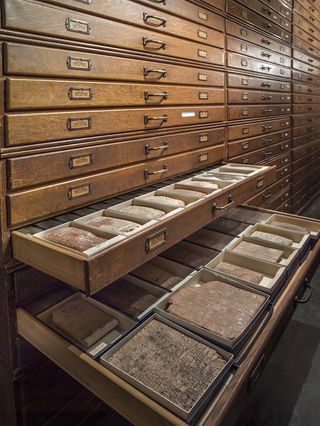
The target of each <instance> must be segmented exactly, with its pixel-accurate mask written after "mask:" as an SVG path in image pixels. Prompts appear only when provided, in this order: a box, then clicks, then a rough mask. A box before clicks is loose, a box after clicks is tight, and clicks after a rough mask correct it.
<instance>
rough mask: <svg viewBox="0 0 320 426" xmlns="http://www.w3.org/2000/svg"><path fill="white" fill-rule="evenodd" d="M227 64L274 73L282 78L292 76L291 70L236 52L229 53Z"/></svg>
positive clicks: (269, 73)
mask: <svg viewBox="0 0 320 426" xmlns="http://www.w3.org/2000/svg"><path fill="white" fill-rule="evenodd" d="M227 65H228V67H232V68H239V69H241V70H246V71H253V72H256V73H259V74H267V75H274V76H277V77H281V78H291V70H290V69H289V68H284V67H283V68H282V67H280V66H278V65H273V64H271V63H270V62H263V61H260V60H258V59H253V58H249V57H247V56H242V55H238V54H236V53H227Z"/></svg>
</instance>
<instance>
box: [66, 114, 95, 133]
mask: <svg viewBox="0 0 320 426" xmlns="http://www.w3.org/2000/svg"><path fill="white" fill-rule="evenodd" d="M91 122H92V120H91V118H90V117H86V118H69V119H68V121H67V129H68V130H69V131H73V130H87V129H91Z"/></svg>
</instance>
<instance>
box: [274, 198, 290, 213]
mask: <svg viewBox="0 0 320 426" xmlns="http://www.w3.org/2000/svg"><path fill="white" fill-rule="evenodd" d="M290 198H291V197H290ZM277 211H278V212H283V213H291V200H289V201H285V202H284V203H283V204H281V205H280V206H279V207H278V208H277Z"/></svg>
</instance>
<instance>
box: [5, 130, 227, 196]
mask: <svg viewBox="0 0 320 426" xmlns="http://www.w3.org/2000/svg"><path fill="white" fill-rule="evenodd" d="M224 139H225V128H224V127H220V128H208V129H207V128H206V129H203V130H199V131H188V132H183V133H182V132H180V133H172V132H171V133H167V134H166V135H163V136H153V137H152V138H145V139H142V138H140V139H133V140H129V141H124V142H116V143H111V142H110V143H108V144H102V145H95V146H91V147H86V148H77V149H69V150H63V151H54V152H50V153H47V154H38V155H29V156H24V157H17V158H12V159H9V160H8V162H7V163H8V189H9V190H10V191H11V190H17V189H21V188H27V187H31V186H37V185H40V184H45V183H50V182H55V181H59V180H62V179H70V178H73V177H77V176H81V175H85V174H89V173H93V172H99V171H102V170H107V169H111V168H114V167H120V166H123V165H126V164H132V163H137V162H145V161H146V160H152V159H157V158H162V157H166V156H169V155H173V154H178V153H181V152H185V151H191V150H195V149H200V148H207V147H208V148H210V147H211V146H213V145H221V144H223V143H224ZM220 158H221V156H218V158H217V159H220ZM199 165H200V163H199Z"/></svg>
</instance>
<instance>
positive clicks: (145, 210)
mask: <svg viewBox="0 0 320 426" xmlns="http://www.w3.org/2000/svg"><path fill="white" fill-rule="evenodd" d="M118 210H119V211H121V212H125V213H129V214H133V215H135V216H139V217H141V218H146V219H157V218H158V217H161V216H164V215H165V214H166V212H164V211H163V210H159V209H154V208H152V207H144V206H132V205H131V206H123V207H120V208H119V209H118Z"/></svg>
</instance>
